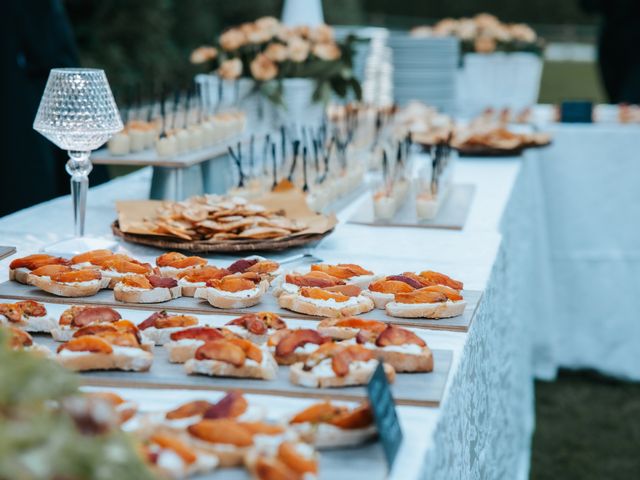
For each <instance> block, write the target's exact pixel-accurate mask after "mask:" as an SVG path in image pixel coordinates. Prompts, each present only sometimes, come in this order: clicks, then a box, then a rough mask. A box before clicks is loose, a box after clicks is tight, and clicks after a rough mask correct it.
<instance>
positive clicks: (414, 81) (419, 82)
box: [388, 32, 460, 113]
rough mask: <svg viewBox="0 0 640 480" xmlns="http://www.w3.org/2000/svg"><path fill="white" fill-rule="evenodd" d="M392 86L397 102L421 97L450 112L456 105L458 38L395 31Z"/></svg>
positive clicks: (426, 101) (429, 103)
mask: <svg viewBox="0 0 640 480" xmlns="http://www.w3.org/2000/svg"><path fill="white" fill-rule="evenodd" d="M388 45H389V46H390V47H391V49H392V50H393V87H394V96H395V100H396V103H398V104H399V105H405V104H407V103H408V102H409V101H411V100H419V101H421V102H424V103H426V104H427V105H432V106H434V107H438V108H439V109H440V110H441V111H444V112H448V113H451V112H453V110H454V109H455V106H456V75H457V70H458V66H459V63H460V42H459V40H458V39H457V38H453V37H446V38H413V37H410V36H409V35H408V34H407V33H401V32H393V33H392V34H391V35H390V36H389V39H388Z"/></svg>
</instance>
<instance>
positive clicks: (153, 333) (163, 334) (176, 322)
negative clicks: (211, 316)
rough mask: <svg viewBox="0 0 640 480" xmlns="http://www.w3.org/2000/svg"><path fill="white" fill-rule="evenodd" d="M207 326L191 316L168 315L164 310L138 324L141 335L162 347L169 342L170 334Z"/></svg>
mask: <svg viewBox="0 0 640 480" xmlns="http://www.w3.org/2000/svg"><path fill="white" fill-rule="evenodd" d="M197 326H207V325H206V323H205V322H201V321H200V320H199V319H198V318H197V317H195V316H193V315H183V314H180V315H178V314H173V315H172V314H170V313H168V312H167V311H166V310H161V311H159V312H155V313H152V314H151V315H149V317H147V318H146V319H145V320H144V321H142V322H141V323H139V324H138V328H139V329H140V331H141V332H142V335H143V336H144V337H146V338H148V339H149V340H150V341H152V342H153V343H154V344H155V345H164V344H165V343H169V342H170V341H171V334H172V333H174V332H177V331H180V330H184V329H185V328H188V327H197Z"/></svg>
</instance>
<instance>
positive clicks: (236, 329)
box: [225, 312, 287, 344]
mask: <svg viewBox="0 0 640 480" xmlns="http://www.w3.org/2000/svg"><path fill="white" fill-rule="evenodd" d="M225 328H227V329H228V330H230V331H232V332H233V333H235V334H237V335H239V336H240V337H242V338H246V339H247V340H251V341H252V342H254V343H257V344H263V343H266V341H267V340H268V339H269V337H270V336H271V335H273V334H274V333H276V332H277V331H280V330H283V329H286V328H287V323H286V322H285V321H284V320H283V319H282V318H281V317H280V315H278V314H277V313H273V312H257V313H247V314H245V315H242V316H241V317H238V318H234V319H233V320H230V321H228V322H227V323H226V324H225Z"/></svg>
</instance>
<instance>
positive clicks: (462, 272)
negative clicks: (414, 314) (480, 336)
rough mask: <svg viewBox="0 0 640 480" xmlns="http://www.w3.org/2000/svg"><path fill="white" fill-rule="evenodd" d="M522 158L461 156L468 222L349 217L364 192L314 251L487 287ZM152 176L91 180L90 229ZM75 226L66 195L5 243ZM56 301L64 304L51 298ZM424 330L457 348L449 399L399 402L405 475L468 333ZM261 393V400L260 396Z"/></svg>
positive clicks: (0, 231) (101, 231)
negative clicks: (470, 192)
mask: <svg viewBox="0 0 640 480" xmlns="http://www.w3.org/2000/svg"><path fill="white" fill-rule="evenodd" d="M520 165H521V159H517V158H511V159H476V160H473V159H469V160H466V159H465V160H459V161H458V162H457V164H456V166H455V168H456V170H455V181H456V182H459V183H474V184H475V185H476V187H477V189H476V197H475V199H474V201H473V206H472V208H471V212H470V214H469V217H468V219H467V224H466V226H465V229H464V230H462V231H451V230H436V229H426V228H425V229H418V228H411V229H403V228H386V227H368V226H362V225H354V224H347V223H345V222H344V220H346V218H348V217H349V215H350V213H351V212H352V211H354V210H355V209H356V208H357V203H358V202H359V201H363V200H364V196H363V197H361V198H360V199H358V200H357V201H356V202H354V203H353V204H351V205H350V206H349V207H347V208H346V209H345V210H343V211H342V212H340V213H339V215H338V217H339V219H340V220H341V223H340V224H339V225H338V226H337V228H336V231H335V233H334V234H332V235H331V236H330V237H328V238H327V239H326V240H325V241H324V242H323V243H322V244H321V245H320V246H319V247H318V248H317V250H316V251H315V252H314V253H315V254H316V255H318V256H320V257H321V258H322V259H323V260H325V261H329V262H330V261H351V262H354V263H359V264H362V265H364V266H366V267H367V268H370V269H374V270H377V271H389V272H397V271H402V269H403V268H406V269H409V268H412V269H413V270H417V269H420V268H422V269H427V268H428V269H433V270H438V271H443V272H446V273H447V274H450V275H451V276H452V277H454V278H459V279H461V280H463V281H464V283H465V288H469V289H480V290H481V289H484V287H485V286H486V284H487V281H488V278H489V275H490V272H491V269H492V266H493V265H494V262H495V259H496V255H497V252H498V248H499V246H500V240H501V237H500V234H499V233H498V229H499V224H500V219H501V217H502V213H503V211H504V208H505V206H506V204H507V201H508V198H509V195H510V192H511V189H512V187H513V185H514V183H515V180H516V177H517V175H518V171H519V169H520ZM149 179H150V170H149V169H143V170H141V171H139V172H136V173H134V174H131V175H129V176H126V177H121V178H118V179H116V180H113V181H111V182H109V183H107V184H105V185H101V186H98V187H96V188H92V189H91V190H90V192H89V199H88V211H87V231H88V233H89V234H91V235H107V234H110V223H111V222H112V221H113V220H114V219H115V217H116V212H115V206H114V200H116V199H118V200H123V199H142V198H145V197H146V195H147V192H148V184H149ZM71 231H72V211H71V201H70V198H69V197H63V198H58V199H55V200H52V201H49V202H46V203H43V204H40V205H37V206H34V207H31V208H28V209H25V210H22V211H20V212H17V213H15V214H12V215H9V216H7V217H4V218H2V219H0V244H2V245H15V246H16V247H17V248H18V254H19V255H26V254H29V253H34V252H36V251H37V250H38V249H39V248H41V247H42V246H44V245H46V244H49V243H52V242H54V241H57V240H60V239H62V238H64V237H65V236H68V234H69V233H70V232H71ZM124 248H125V249H126V250H128V251H130V252H132V253H133V254H134V255H136V256H139V257H142V256H144V255H148V256H150V257H151V256H154V255H157V253H156V252H155V251H153V250H151V251H150V250H148V249H146V248H143V247H139V246H132V245H129V244H126V245H124ZM285 255H287V254H285ZM8 263H9V260H8V259H5V260H3V261H2V262H0V281H4V280H6V279H7V265H8ZM50 308H52V309H55V308H59V307H55V306H53V305H52V306H51V307H50ZM423 333H424V335H425V337H426V339H427V341H428V343H429V345H430V346H431V347H432V348H438V349H451V350H453V352H454V357H453V365H452V370H451V373H450V376H449V382H448V385H447V391H446V392H445V397H444V401H443V407H441V408H419V407H404V406H403V407H400V408H399V416H400V421H401V424H402V428H403V431H404V435H405V441H404V442H403V445H402V448H401V450H400V452H399V456H398V459H397V461H396V464H395V468H394V471H393V472H392V475H391V477H390V478H398V479H407V478H414V477H416V476H417V475H418V474H419V472H420V469H421V466H422V462H423V461H424V458H425V454H426V451H427V450H428V449H429V448H430V447H431V445H432V435H433V432H434V429H435V426H436V424H437V422H438V419H439V418H440V415H441V411H442V408H446V401H447V400H446V399H447V393H448V390H449V386H450V383H451V379H452V378H453V377H454V375H455V372H456V369H457V367H458V364H459V362H460V357H461V355H462V351H463V348H464V346H465V342H467V339H468V334H467V333H454V332H440V331H430V330H427V331H424V332H423ZM130 394H131V395H132V396H134V397H136V398H137V399H141V398H149V399H150V401H151V402H153V408H161V406H166V407H170V406H172V405H173V404H174V403H176V402H177V401H181V399H183V398H188V397H192V396H193V393H192V392H188V391H183V392H178V393H175V394H173V393H172V395H171V396H167V395H164V394H163V395H162V396H160V397H159V398H158V397H154V395H148V394H147V392H145V391H144V390H141V389H138V390H135V391H131V392H130ZM125 395H126V392H125ZM198 395H201V394H200V393H199V394H198ZM257 397H259V396H257ZM257 400H258V401H260V399H259V398H257ZM262 401H264V399H263V400H262ZM269 402H271V399H269ZM287 402H292V404H293V402H298V401H297V400H290V399H287ZM300 402H301V403H302V402H304V401H300ZM165 404H166V405H165Z"/></svg>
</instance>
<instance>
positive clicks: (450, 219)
mask: <svg viewBox="0 0 640 480" xmlns="http://www.w3.org/2000/svg"><path fill="white" fill-rule="evenodd" d="M475 191H476V186H475V185H471V184H453V185H451V187H450V191H449V193H448V194H447V196H446V198H445V199H444V203H443V204H442V205H441V206H440V210H439V211H438V214H437V215H436V216H435V218H433V219H431V220H421V219H419V218H418V217H417V215H416V206H415V198H414V196H413V194H412V193H411V192H410V193H408V194H407V199H406V200H405V202H404V204H403V205H402V206H401V207H400V208H399V209H398V211H397V212H396V214H395V216H394V217H393V218H392V219H391V220H377V219H376V218H375V215H374V212H373V199H372V198H371V197H369V198H368V199H367V201H365V202H363V203H362V204H361V206H360V208H359V209H358V210H357V211H356V212H355V213H354V214H353V215H352V216H351V218H349V220H348V223H356V224H360V225H371V226H380V227H420V228H438V229H446V230H462V229H463V228H464V224H465V223H466V221H467V217H468V216H469V210H470V209H471V204H472V202H473V197H474V195H475Z"/></svg>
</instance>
